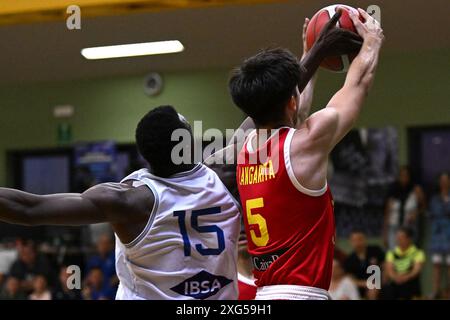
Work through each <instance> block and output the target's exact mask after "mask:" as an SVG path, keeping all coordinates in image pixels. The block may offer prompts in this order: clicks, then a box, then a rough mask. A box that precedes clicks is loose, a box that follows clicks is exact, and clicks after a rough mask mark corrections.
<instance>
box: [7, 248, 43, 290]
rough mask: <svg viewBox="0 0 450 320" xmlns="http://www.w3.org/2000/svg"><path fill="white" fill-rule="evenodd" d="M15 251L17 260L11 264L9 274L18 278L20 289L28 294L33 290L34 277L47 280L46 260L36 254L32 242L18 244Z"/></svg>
mask: <svg viewBox="0 0 450 320" xmlns="http://www.w3.org/2000/svg"><path fill="white" fill-rule="evenodd" d="M17 250H18V259H17V260H16V261H15V262H14V263H13V264H12V266H11V269H10V271H9V274H10V275H11V276H12V277H15V278H18V279H19V280H20V286H21V288H22V289H23V290H24V291H25V292H26V293H30V292H31V291H32V290H33V281H32V280H33V278H34V277H35V276H36V275H43V276H44V277H45V278H46V279H47V280H48V279H49V276H50V274H51V268H50V265H49V263H48V261H47V259H45V257H44V256H42V255H39V254H38V253H37V252H36V247H35V245H34V243H33V242H30V241H28V242H26V243H20V242H19V243H18V245H17Z"/></svg>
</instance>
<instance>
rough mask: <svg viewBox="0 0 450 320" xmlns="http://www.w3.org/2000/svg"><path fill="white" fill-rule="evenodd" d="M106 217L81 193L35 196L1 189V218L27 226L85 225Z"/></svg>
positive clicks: (103, 219) (100, 220)
mask: <svg viewBox="0 0 450 320" xmlns="http://www.w3.org/2000/svg"><path fill="white" fill-rule="evenodd" d="M106 220H107V219H106V216H105V215H104V214H103V212H102V211H101V210H99V209H98V208H97V207H96V206H95V205H94V204H93V203H92V202H91V201H89V200H88V199H86V198H84V197H83V196H82V195H81V194H78V193H65V194H54V195H46V196H41V195H35V194H31V193H27V192H23V191H19V190H13V189H6V188H0V221H3V222H7V223H12V224H20V225H26V226H36V225H84V224H88V223H97V222H105V221H106Z"/></svg>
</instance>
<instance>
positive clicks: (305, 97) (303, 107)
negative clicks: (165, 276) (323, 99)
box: [297, 18, 317, 127]
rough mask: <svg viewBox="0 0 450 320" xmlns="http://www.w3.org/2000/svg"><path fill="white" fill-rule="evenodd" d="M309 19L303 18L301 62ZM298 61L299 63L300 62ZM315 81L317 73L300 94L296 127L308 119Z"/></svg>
mask: <svg viewBox="0 0 450 320" xmlns="http://www.w3.org/2000/svg"><path fill="white" fill-rule="evenodd" d="M308 24H309V19H308V18H305V23H304V24H303V34H302V40H303V54H302V58H301V60H303V58H304V57H305V56H306V53H307V45H306V30H307V28H308ZM301 60H300V61H301ZM316 80H317V73H315V74H314V76H313V77H312V79H311V80H309V82H308V84H307V85H306V87H305V89H303V91H302V92H301V94H300V104H299V106H298V121H297V127H298V126H300V125H301V124H302V123H303V122H305V120H306V119H307V118H308V117H309V113H310V111H311V106H312V101H313V96H314V86H315V83H316Z"/></svg>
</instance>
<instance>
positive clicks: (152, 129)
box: [0, 106, 240, 300]
mask: <svg viewBox="0 0 450 320" xmlns="http://www.w3.org/2000/svg"><path fill="white" fill-rule="evenodd" d="M176 129H185V130H188V131H189V132H190V130H191V129H190V126H189V124H188V123H187V122H186V121H185V120H184V119H183V118H182V117H181V116H180V115H179V114H178V113H177V112H176V111H175V109H174V108H173V107H170V106H163V107H158V108H156V109H154V110H152V111H150V112H149V113H147V114H146V115H145V116H144V117H143V118H142V119H141V121H140V122H139V124H138V126H137V129H136V143H137V146H138V149H139V151H140V153H141V155H142V156H143V157H144V158H145V159H146V160H147V162H148V163H149V167H150V168H151V169H142V170H139V171H136V172H134V173H132V174H131V175H129V176H128V177H126V178H125V179H123V180H122V182H121V183H104V184H100V185H97V186H94V187H92V188H91V189H89V190H87V191H85V192H84V193H82V194H53V195H45V196H41V195H34V194H30V193H26V192H22V191H18V190H13V189H6V188H0V220H1V221H4V222H8V223H16V224H22V225H30V226H33V225H84V224H92V223H99V222H109V223H110V224H111V226H112V228H113V230H114V232H115V234H116V270H117V275H118V277H119V280H120V285H119V288H118V292H117V296H116V299H126V300H130V299H133V300H134V299H155V300H156V299H237V296H238V289H237V280H236V260H237V240H238V236H239V231H240V223H239V219H240V216H239V208H238V204H237V203H236V202H235V200H234V199H233V197H232V196H231V195H230V193H229V192H228V190H227V189H226V187H225V185H224V184H223V183H222V182H221V180H220V179H219V177H218V176H217V174H216V173H215V172H214V171H213V170H211V169H209V168H208V167H206V166H205V165H203V164H202V163H196V164H195V163H194V164H180V165H175V164H174V162H173V161H172V159H171V152H172V149H173V147H174V146H175V145H176V144H177V143H178V142H177V141H172V139H171V136H172V132H173V131H174V130H176ZM189 143H191V141H190V142H189Z"/></svg>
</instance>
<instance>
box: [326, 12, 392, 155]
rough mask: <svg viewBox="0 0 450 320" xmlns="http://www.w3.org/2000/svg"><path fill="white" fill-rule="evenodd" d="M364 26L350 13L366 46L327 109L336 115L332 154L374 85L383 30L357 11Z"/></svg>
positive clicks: (376, 22)
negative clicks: (362, 19)
mask: <svg viewBox="0 0 450 320" xmlns="http://www.w3.org/2000/svg"><path fill="white" fill-rule="evenodd" d="M358 11H359V13H360V14H361V15H362V16H363V18H364V19H365V23H362V22H361V21H360V20H359V17H358V16H357V15H356V14H355V13H353V11H350V17H351V19H352V21H353V23H354V25H355V28H356V30H357V31H358V33H359V34H360V35H361V37H363V39H364V43H363V46H362V48H361V51H360V52H359V54H358V56H357V57H356V58H355V59H354V61H353V62H352V64H351V66H350V69H349V71H348V73H347V77H346V79H345V83H344V86H343V87H342V89H341V90H339V91H338V92H337V93H336V94H335V95H334V96H333V98H332V99H331V100H330V102H329V103H328V105H327V108H326V109H332V110H333V111H335V112H336V115H337V117H336V118H337V124H336V130H335V132H334V134H333V135H332V139H331V141H330V144H329V150H331V149H332V148H333V147H334V146H335V145H336V144H337V143H338V142H339V141H340V140H341V139H342V138H343V137H344V136H345V135H346V134H347V133H348V132H349V131H350V130H351V129H352V128H353V126H354V124H355V122H356V120H357V119H358V116H359V114H360V112H361V109H362V106H363V103H364V100H365V98H366V96H367V94H368V92H369V89H370V87H371V85H372V82H373V79H374V76H375V71H376V68H377V65H378V57H379V53H380V49H381V46H382V43H383V39H384V36H383V30H382V29H381V26H380V24H379V22H378V21H376V20H375V19H374V18H372V17H371V16H370V15H369V14H368V13H367V12H365V11H364V10H362V9H358Z"/></svg>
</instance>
